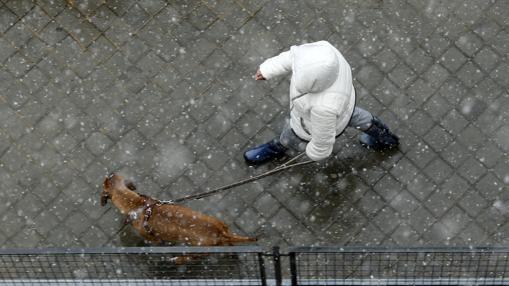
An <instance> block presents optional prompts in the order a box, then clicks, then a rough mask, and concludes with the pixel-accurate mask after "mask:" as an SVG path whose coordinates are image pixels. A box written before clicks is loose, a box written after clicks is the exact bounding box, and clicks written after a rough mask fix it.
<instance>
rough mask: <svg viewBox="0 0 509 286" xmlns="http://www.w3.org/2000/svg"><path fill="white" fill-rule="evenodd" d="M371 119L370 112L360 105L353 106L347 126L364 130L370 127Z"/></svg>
mask: <svg viewBox="0 0 509 286" xmlns="http://www.w3.org/2000/svg"><path fill="white" fill-rule="evenodd" d="M372 120H373V114H371V112H369V111H367V110H365V109H363V108H360V107H355V109H354V110H353V114H352V118H350V122H349V123H348V127H352V128H355V129H357V130H360V131H366V130H368V129H369V127H371V121H372Z"/></svg>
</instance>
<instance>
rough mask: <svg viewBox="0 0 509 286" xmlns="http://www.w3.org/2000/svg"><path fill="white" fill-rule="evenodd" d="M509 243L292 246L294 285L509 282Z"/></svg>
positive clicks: (486, 283)
mask: <svg viewBox="0 0 509 286" xmlns="http://www.w3.org/2000/svg"><path fill="white" fill-rule="evenodd" d="M508 255H509V248H389V247H387V248H382V247H376V248H355V247H349V248H338V247H314V248H309V247H304V248H292V249H291V250H290V265H291V268H292V285H509V271H508V270H509V269H508V266H509V264H508Z"/></svg>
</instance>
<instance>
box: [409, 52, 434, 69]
mask: <svg viewBox="0 0 509 286" xmlns="http://www.w3.org/2000/svg"><path fill="white" fill-rule="evenodd" d="M432 62H433V58H432V57H430V56H429V55H428V54H427V53H426V51H424V50H423V49H421V48H417V49H415V50H414V51H413V52H412V53H411V54H410V55H409V56H408V57H407V58H406V63H407V64H408V65H409V66H410V67H411V68H412V69H413V70H414V71H415V72H416V73H417V74H420V73H422V72H423V71H425V70H426V68H427V67H428V66H429V65H431V63H432Z"/></svg>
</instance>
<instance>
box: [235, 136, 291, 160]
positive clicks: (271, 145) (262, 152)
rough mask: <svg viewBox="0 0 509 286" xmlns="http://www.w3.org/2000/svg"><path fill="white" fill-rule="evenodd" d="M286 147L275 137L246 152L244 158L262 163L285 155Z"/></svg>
mask: <svg viewBox="0 0 509 286" xmlns="http://www.w3.org/2000/svg"><path fill="white" fill-rule="evenodd" d="M285 151H286V147H285V146H283V145H281V143H279V140H278V139H277V138H276V139H273V140H271V141H270V142H267V143H265V144H262V145H260V146H256V147H254V148H252V149H249V150H247V151H246V152H244V159H245V160H246V162H247V163H249V164H261V163H265V162H267V161H270V160H272V159H276V158H281V157H283V156H284V155H285Z"/></svg>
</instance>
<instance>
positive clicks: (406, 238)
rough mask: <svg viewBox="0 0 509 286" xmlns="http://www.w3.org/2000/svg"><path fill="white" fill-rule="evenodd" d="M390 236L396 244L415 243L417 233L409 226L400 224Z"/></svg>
mask: <svg viewBox="0 0 509 286" xmlns="http://www.w3.org/2000/svg"><path fill="white" fill-rule="evenodd" d="M391 238H392V239H393V240H394V241H395V242H396V243H397V244H398V245H415V243H416V241H417V240H418V238H419V235H418V234H417V232H416V231H415V230H413V229H412V228H411V227H410V226H408V225H404V224H402V225H400V226H399V227H398V228H397V229H396V230H395V231H394V233H393V234H392V235H391Z"/></svg>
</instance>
